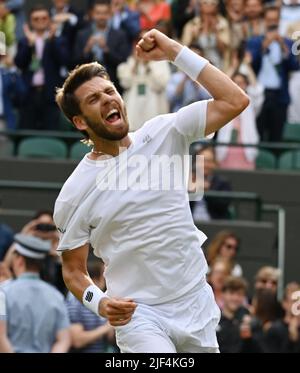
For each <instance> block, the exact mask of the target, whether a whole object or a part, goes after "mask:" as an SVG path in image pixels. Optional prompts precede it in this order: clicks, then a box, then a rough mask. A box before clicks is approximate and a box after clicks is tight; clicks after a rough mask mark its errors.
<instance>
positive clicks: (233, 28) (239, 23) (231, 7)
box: [225, 0, 245, 51]
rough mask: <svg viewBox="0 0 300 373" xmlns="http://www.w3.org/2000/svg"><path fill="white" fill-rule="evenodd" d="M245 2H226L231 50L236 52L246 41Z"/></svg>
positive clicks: (242, 0) (233, 0)
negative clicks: (244, 25) (244, 24)
mask: <svg viewBox="0 0 300 373" xmlns="http://www.w3.org/2000/svg"><path fill="white" fill-rule="evenodd" d="M244 3H245V1H244V0H227V1H226V2H225V9H226V18H227V20H228V23H229V30H230V49H231V50H232V51H234V50H236V49H237V48H238V47H239V45H240V44H241V42H242V41H243V39H244V29H243V21H244Z"/></svg>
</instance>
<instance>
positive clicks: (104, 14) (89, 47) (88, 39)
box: [74, 0, 131, 90]
mask: <svg viewBox="0 0 300 373" xmlns="http://www.w3.org/2000/svg"><path fill="white" fill-rule="evenodd" d="M111 17H112V9H111V5H110V2H109V1H107V0H96V1H95V4H94V6H93V7H92V13H91V18H92V24H91V25H90V26H89V27H87V28H86V29H84V30H81V31H80V32H79V33H78V36H77V40H76V46H75V57H74V58H75V64H82V63H87V62H91V61H98V62H99V63H101V64H103V65H104V66H105V68H106V69H107V71H108V73H109V76H110V77H111V80H112V81H113V82H114V83H115V84H116V86H117V89H118V90H119V88H120V86H119V82H118V79H117V67H118V65H119V64H120V63H122V62H124V61H126V59H127V57H128V56H129V54H130V52H131V46H130V45H129V44H128V42H127V38H126V34H125V33H124V31H123V30H121V29H120V30H115V29H113V28H112V27H111V26H110V24H111Z"/></svg>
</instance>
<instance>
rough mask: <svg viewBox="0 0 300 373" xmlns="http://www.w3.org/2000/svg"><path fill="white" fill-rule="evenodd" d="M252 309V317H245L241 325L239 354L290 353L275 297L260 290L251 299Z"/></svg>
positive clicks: (264, 290)
mask: <svg viewBox="0 0 300 373" xmlns="http://www.w3.org/2000/svg"><path fill="white" fill-rule="evenodd" d="M252 307H253V314H252V316H251V317H249V316H245V317H244V319H243V321H242V323H241V337H242V339H243V345H242V350H241V352H248V353H249V352H253V353H254V352H255V353H280V352H292V351H288V350H289V349H290V346H291V341H289V334H288V330H287V328H286V329H285V328H283V327H282V320H280V319H279V318H278V313H277V310H278V301H277V299H276V295H275V294H274V293H273V292H272V291H271V290H269V289H260V290H259V291H257V293H256V295H255V297H254V299H253V302H252ZM292 344H293V343H292ZM296 345H297V344H294V346H293V347H296ZM296 348H297V347H296Z"/></svg>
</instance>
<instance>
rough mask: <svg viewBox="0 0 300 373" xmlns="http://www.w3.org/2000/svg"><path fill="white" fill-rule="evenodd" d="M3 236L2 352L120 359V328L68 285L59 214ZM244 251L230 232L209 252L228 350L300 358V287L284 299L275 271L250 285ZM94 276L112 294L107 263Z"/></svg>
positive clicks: (1, 230) (93, 267) (0, 231)
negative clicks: (57, 223)
mask: <svg viewBox="0 0 300 373" xmlns="http://www.w3.org/2000/svg"><path fill="white" fill-rule="evenodd" d="M0 237H1V241H0V352H65V353H66V352H72V353H75V352H81V353H90V352H93V353H99V352H105V353H108V352H119V350H118V347H117V345H116V341H115V334H114V330H113V328H112V327H111V326H110V325H109V324H108V322H107V321H106V320H105V319H104V318H102V317H97V316H96V315H95V314H94V313H92V312H91V311H90V310H88V309H87V308H85V307H84V306H83V305H82V304H81V303H80V302H79V301H78V300H77V299H76V298H75V297H74V296H73V295H72V294H71V293H69V292H68V291H67V289H66V287H65V285H64V282H63V280H62V273H61V258H60V257H59V256H57V255H56V252H55V249H56V247H57V243H58V233H57V231H56V229H55V226H54V222H53V217H52V213H51V211H40V212H38V213H37V214H36V216H35V217H34V219H33V220H31V221H30V222H29V223H28V224H26V225H25V226H24V227H23V229H22V231H21V232H20V233H18V234H16V235H14V234H13V233H12V231H11V230H10V229H9V227H7V226H4V225H0ZM241 245H242V242H241V239H240V237H238V236H237V235H236V233H235V232H232V231H227V230H223V231H220V232H218V234H217V235H216V236H215V237H212V238H211V239H210V240H209V243H208V246H207V248H206V250H205V254H206V258H207V262H208V265H209V270H208V275H207V280H208V282H209V284H210V285H211V287H212V289H213V292H214V295H215V299H216V302H217V304H218V306H219V307H220V309H221V320H220V323H219V325H218V329H217V336H218V341H219V345H220V351H221V352H223V353H238V352H246V353H254V352H256V353H265V352H276V353H300V284H299V283H297V282H291V283H288V284H287V285H286V287H285V290H284V294H283V297H282V299H279V298H278V283H279V280H280V276H281V273H280V270H279V269H277V268H275V267H272V266H264V267H261V268H259V269H258V271H257V273H256V275H255V277H254V278H253V279H250V280H251V281H249V282H247V281H246V280H245V278H244V277H243V276H244V270H243V268H242V266H241V264H240V263H239V262H238V259H237V258H238V252H239V249H240V248H241ZM88 271H89V273H90V276H91V278H92V279H93V281H94V282H95V284H97V286H99V287H100V288H101V289H102V290H103V291H105V289H106V285H105V278H104V275H103V273H104V271H105V266H104V265H103V263H102V262H101V261H100V260H96V258H95V257H92V255H91V256H90V257H89V260H88ZM248 280H249V279H248ZM252 280H253V281H252Z"/></svg>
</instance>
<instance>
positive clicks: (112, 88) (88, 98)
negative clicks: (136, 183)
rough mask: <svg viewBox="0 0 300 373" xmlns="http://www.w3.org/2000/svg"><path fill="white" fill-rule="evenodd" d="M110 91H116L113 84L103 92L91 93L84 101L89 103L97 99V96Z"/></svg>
mask: <svg viewBox="0 0 300 373" xmlns="http://www.w3.org/2000/svg"><path fill="white" fill-rule="evenodd" d="M109 90H114V91H115V86H114V85H113V84H112V85H109V86H107V87H106V88H104V89H103V90H101V91H100V90H98V91H97V92H93V93H90V94H88V95H87V96H86V97H85V98H84V99H83V102H87V101H89V100H90V99H91V98H93V97H95V96H98V95H99V94H100V95H101V93H102V92H105V91H109Z"/></svg>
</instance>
